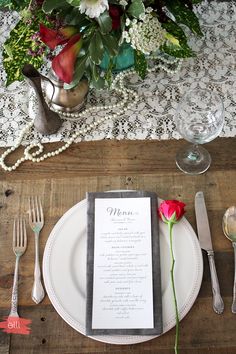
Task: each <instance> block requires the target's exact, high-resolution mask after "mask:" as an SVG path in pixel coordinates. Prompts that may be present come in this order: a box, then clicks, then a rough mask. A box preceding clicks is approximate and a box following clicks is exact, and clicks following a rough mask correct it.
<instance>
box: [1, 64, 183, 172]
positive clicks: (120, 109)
mask: <svg viewBox="0 0 236 354" xmlns="http://www.w3.org/2000/svg"><path fill="white" fill-rule="evenodd" d="M152 59H157V58H156V57H153V58H152ZM159 59H160V58H158V60H159ZM161 61H162V62H163V64H162V63H160V62H159V63H158V64H156V65H154V66H153V67H152V68H149V69H148V71H149V72H153V71H155V70H157V69H162V70H164V71H166V72H168V73H171V74H174V73H176V72H177V71H178V70H179V69H180V66H181V64H182V60H171V61H169V60H168V59H166V58H161ZM165 64H167V65H171V64H177V65H176V67H175V68H174V69H171V68H169V67H167V66H166V65H165ZM134 73H135V70H134V69H129V70H126V71H125V72H121V73H119V74H118V75H117V76H116V77H115V78H114V80H113V82H112V85H111V89H112V90H114V91H115V92H116V93H117V94H120V95H121V96H123V99H122V101H120V102H118V103H116V104H113V105H105V106H92V107H89V108H87V109H85V110H84V111H82V112H80V113H77V114H76V113H68V112H61V111H58V113H60V115H62V118H64V119H68V118H72V119H73V118H79V117H83V116H86V115H88V114H89V113H91V112H93V111H100V110H105V111H111V113H110V114H106V115H105V114H104V117H103V118H100V119H97V120H96V121H94V122H93V123H91V124H89V125H88V126H87V127H86V128H84V129H79V130H78V131H76V132H74V133H73V134H72V136H71V137H70V138H69V139H68V141H67V142H66V143H65V144H64V145H62V146H61V147H60V148H58V149H56V150H54V151H51V152H48V153H45V154H43V155H41V156H39V155H40V154H42V152H43V150H44V147H43V145H42V144H41V143H40V142H38V143H31V144H29V145H28V146H27V147H26V148H25V150H24V155H23V156H22V157H21V158H20V159H18V160H17V161H16V162H15V164H13V165H12V166H8V165H6V163H5V159H6V157H7V156H8V155H9V154H10V153H12V152H13V151H15V150H16V149H17V148H18V147H19V146H20V145H21V143H22V141H23V138H24V136H27V135H28V134H29V131H30V130H31V129H32V127H33V125H34V123H33V122H30V123H29V124H27V126H26V127H25V128H24V129H23V130H22V131H21V133H20V135H19V137H18V139H17V140H16V142H15V144H14V146H12V147H10V148H9V149H7V150H6V151H5V152H4V153H3V154H2V155H1V157H0V165H1V167H2V168H3V169H4V170H5V171H8V172H10V171H13V170H15V169H16V168H17V167H18V166H19V165H20V164H21V163H22V162H24V161H27V160H30V161H32V162H41V161H43V160H45V159H47V158H50V157H53V156H56V155H59V154H60V153H62V152H63V151H65V150H66V149H68V148H69V147H70V145H71V144H72V143H73V142H74V141H75V140H76V139H77V138H78V137H79V136H84V135H85V134H86V133H88V132H90V131H92V130H93V129H94V128H96V127H97V126H98V125H100V124H102V123H104V122H105V121H107V120H109V119H114V118H117V117H118V116H120V115H121V114H123V113H125V112H126V111H127V109H129V108H130V107H132V106H134V105H136V103H137V102H138V94H137V93H136V92H135V91H134V90H132V89H129V88H127V87H125V85H124V79H125V78H127V77H128V76H129V75H133V74H134ZM114 110H116V112H112V111H114ZM33 149H36V151H33V152H32V150H33Z"/></svg>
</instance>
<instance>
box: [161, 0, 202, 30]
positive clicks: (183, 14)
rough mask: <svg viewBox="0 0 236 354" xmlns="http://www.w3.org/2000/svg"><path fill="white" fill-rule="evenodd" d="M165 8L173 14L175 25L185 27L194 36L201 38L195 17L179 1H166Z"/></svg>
mask: <svg viewBox="0 0 236 354" xmlns="http://www.w3.org/2000/svg"><path fill="white" fill-rule="evenodd" d="M166 7H167V8H168V10H169V11H170V12H171V13H172V14H173V16H174V17H175V20H176V22H177V23H182V24H183V25H185V26H187V27H188V28H189V29H190V30H191V31H192V32H193V33H194V34H197V35H199V36H202V31H201V28H200V24H199V21H198V18H197V16H196V15H195V14H194V12H193V11H191V10H190V9H189V8H188V7H186V6H185V5H184V4H183V3H182V1H181V0H175V1H173V0H166Z"/></svg>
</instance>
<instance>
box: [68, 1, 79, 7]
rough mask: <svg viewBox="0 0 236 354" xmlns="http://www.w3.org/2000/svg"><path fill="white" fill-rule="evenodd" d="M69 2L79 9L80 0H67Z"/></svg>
mask: <svg viewBox="0 0 236 354" xmlns="http://www.w3.org/2000/svg"><path fill="white" fill-rule="evenodd" d="M66 1H67V2H68V4H70V5H72V6H75V7H79V5H80V0H66Z"/></svg>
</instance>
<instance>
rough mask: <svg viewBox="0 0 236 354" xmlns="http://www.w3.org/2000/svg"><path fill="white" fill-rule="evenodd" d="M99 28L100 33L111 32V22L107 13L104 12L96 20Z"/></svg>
mask: <svg viewBox="0 0 236 354" xmlns="http://www.w3.org/2000/svg"><path fill="white" fill-rule="evenodd" d="M97 21H98V24H99V27H100V29H101V32H102V33H108V32H110V31H111V30H112V20H111V18H110V16H109V13H108V11H104V12H103V13H102V14H101V15H100V16H99V17H98V18H97Z"/></svg>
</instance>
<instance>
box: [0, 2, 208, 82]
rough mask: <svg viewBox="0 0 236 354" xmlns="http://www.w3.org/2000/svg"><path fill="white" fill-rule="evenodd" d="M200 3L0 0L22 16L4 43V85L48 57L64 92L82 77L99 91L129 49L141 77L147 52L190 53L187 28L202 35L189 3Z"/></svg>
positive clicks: (153, 53)
mask: <svg viewBox="0 0 236 354" xmlns="http://www.w3.org/2000/svg"><path fill="white" fill-rule="evenodd" d="M200 1H201V0H44V1H42V0H31V1H29V0H13V1H10V0H0V8H2V9H10V10H17V11H18V12H19V13H20V21H19V22H18V24H17V25H16V27H15V28H14V29H13V30H12V31H11V33H10V37H9V38H8V39H7V41H6V42H5V44H4V50H3V65H4V68H5V70H6V73H7V83H6V84H7V85H9V84H10V83H12V82H13V81H15V80H22V79H23V77H22V73H21V69H22V67H23V66H24V64H25V63H31V64H33V65H34V66H35V67H36V68H37V69H38V68H40V67H41V66H42V64H43V63H44V61H45V58H47V59H49V60H51V61H52V68H53V70H54V71H55V73H56V74H57V76H58V77H59V78H60V79H61V80H62V81H63V82H64V83H65V88H72V87H74V86H76V85H77V83H78V82H79V81H80V80H81V78H82V77H86V78H87V79H88V81H89V83H90V85H91V86H92V87H95V88H102V87H104V86H105V85H107V84H110V83H111V80H112V71H114V69H116V60H117V58H118V57H119V55H120V54H122V53H123V52H125V53H126V52H127V50H128V51H129V53H130V55H131V57H132V60H133V61H131V64H130V65H134V68H135V70H136V72H137V73H138V74H139V75H140V76H141V77H142V78H144V77H145V75H146V72H147V67H148V57H149V55H150V54H152V55H155V54H157V53H159V54H160V53H166V54H167V55H170V56H173V57H175V58H185V57H191V56H193V55H194V53H193V51H192V49H191V48H190V47H189V45H188V35H187V34H186V32H187V31H186V29H187V28H188V29H189V30H190V31H191V32H192V33H193V34H194V35H199V36H201V35H202V32H201V29H200V25H199V21H198V18H197V17H196V15H195V14H194V12H193V4H195V3H198V2H200ZM188 33H189V31H188Z"/></svg>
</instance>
